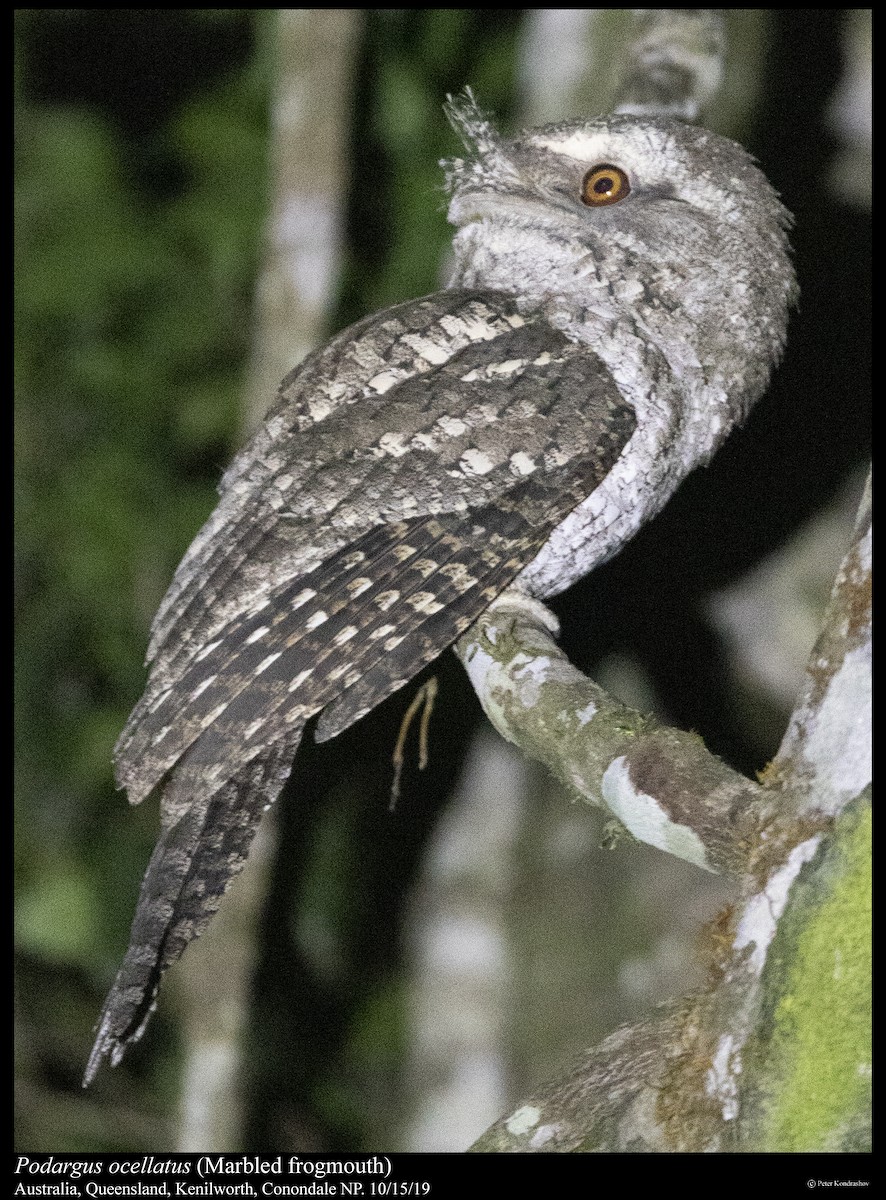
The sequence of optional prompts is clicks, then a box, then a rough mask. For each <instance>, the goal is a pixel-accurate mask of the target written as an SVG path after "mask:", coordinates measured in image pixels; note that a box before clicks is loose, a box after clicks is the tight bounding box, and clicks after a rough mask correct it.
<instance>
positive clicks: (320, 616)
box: [305, 608, 329, 629]
mask: <svg viewBox="0 0 886 1200" xmlns="http://www.w3.org/2000/svg"><path fill="white" fill-rule="evenodd" d="M328 620H329V614H328V613H325V612H324V611H323V609H322V608H321V609H320V610H319V612H315V613H314V615H313V616H312V617H310V618H309V619H308V620H307V621H305V629H316V628H317V626H318V625H322V624H323V622H324V621H328Z"/></svg>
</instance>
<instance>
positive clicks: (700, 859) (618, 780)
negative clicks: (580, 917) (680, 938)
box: [456, 591, 764, 874]
mask: <svg viewBox="0 0 886 1200" xmlns="http://www.w3.org/2000/svg"><path fill="white" fill-rule="evenodd" d="M555 632H557V623H556V620H555V618H554V616H553V614H552V613H551V612H550V611H549V610H548V609H547V608H545V607H544V605H542V604H540V603H539V602H538V601H535V600H529V599H528V598H527V597H525V596H523V595H521V594H520V593H518V592H515V591H509V592H505V593H504V594H503V595H502V596H500V597H499V599H498V600H496V601H495V603H494V604H493V605H492V606H491V607H490V608H489V609H488V610H487V611H486V612H485V613H484V614H483V616H482V617H481V618H480V620H479V621H478V622H477V623H476V624H475V625H474V626H472V628H471V629H470V630H468V632H467V633H466V634H465V635H464V636H463V637H462V639H461V640H460V641H459V643H458V645H457V648H456V652H457V653H458V655H459V657H460V658H461V660H462V662H463V663H464V666H465V668H466V670H467V672H468V675H469V677H470V680H471V683H472V684H473V686H474V689H475V691H476V692H477V695H478V697H479V699H480V703H481V704H482V705H483V709H484V711H485V712H486V714H487V716H488V717H489V719H490V720H491V721H492V724H493V725H494V726H495V728H496V729H497V730H498V731H499V733H500V734H501V735H502V736H503V737H504V738H506V739H507V740H508V741H509V742H515V743H516V744H517V745H518V746H520V747H521V748H522V749H523V750H525V752H526V753H527V754H529V755H530V756H531V757H532V758H536V759H538V760H540V761H541V762H543V763H544V764H545V765H546V766H547V767H548V768H549V769H550V770H551V771H552V772H553V774H554V775H556V776H557V778H558V779H560V780H562V781H563V782H564V783H566V784H568V785H569V786H570V787H572V788H574V789H575V790H576V791H578V792H579V794H580V795H581V796H582V797H584V799H586V800H588V801H590V802H591V803H592V804H595V805H598V806H600V807H602V808H605V809H607V810H608V811H609V813H610V814H611V815H612V816H613V817H615V818H616V819H617V820H618V821H620V822H621V823H622V824H623V825H624V826H625V827H626V828H627V829H628V830H629V831H630V833H632V834H633V836H634V837H636V838H637V840H638V841H641V842H648V843H649V845H652V846H656V847H658V849H660V850H665V851H667V852H668V853H669V854H674V855H676V857H677V858H683V859H686V860H687V861H688V862H691V863H695V864H696V866H699V867H703V868H704V869H705V870H708V871H717V872H721V871H722V872H730V873H734V874H740V873H741V872H742V871H743V870H745V869H746V868H747V867H748V866H749V861H750V858H749V856H750V850H751V847H752V841H751V840H750V835H751V832H752V830H753V828H754V826H755V824H756V823H757V822H758V821H759V819H760V814H761V808H762V802H763V799H764V794H763V790H762V788H760V787H759V786H758V785H757V784H755V783H752V782H751V781H750V780H749V779H746V778H745V777H744V776H743V775H740V774H739V773H738V772H736V771H733V770H732V769H731V768H730V767H727V766H726V765H725V763H723V762H721V761H720V759H718V758H716V757H715V756H714V755H713V754H711V753H710V752H709V751H708V750H706V749H705V746H704V743H703V742H702V740H701V739H700V738H699V737H698V736H697V735H695V734H692V733H685V732H683V731H682V730H678V729H672V728H669V727H667V726H663V725H661V724H660V723H659V722H658V721H657V720H656V719H655V718H654V717H651V716H645V715H643V714H641V713H638V712H636V711H635V710H633V709H630V708H627V707H626V706H625V705H624V704H622V703H621V702H620V701H618V700H615V699H614V698H613V697H612V696H608V695H607V694H606V693H605V692H604V691H603V689H602V688H601V687H599V686H598V685H597V684H596V683H594V682H593V680H591V679H588V678H587V676H585V675H582V673H581V672H580V671H578V670H577V669H576V668H575V667H573V666H572V664H571V663H570V662H569V661H568V659H567V658H566V656H565V655H564V654H563V652H562V651H561V650H560V649H559V647H558V646H557V644H556V642H555V641H554V637H553V634H554V633H555Z"/></svg>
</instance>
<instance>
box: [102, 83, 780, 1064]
mask: <svg viewBox="0 0 886 1200" xmlns="http://www.w3.org/2000/svg"><path fill="white" fill-rule="evenodd" d="M445 108H446V114H447V116H448V118H449V120H450V122H451V123H452V125H453V127H454V128H455V130H456V131H457V133H458V134H459V135H460V137H461V140H462V142H463V143H464V148H465V149H464V152H463V154H462V155H461V156H460V157H456V158H453V159H450V160H446V161H444V162H443V163H442V164H441V165H442V166H443V167H444V171H445V181H446V187H447V189H448V194H449V208H448V218H449V221H450V222H451V223H452V225H453V226H454V227H455V233H454V238H453V245H452V271H451V278H450V280H449V283H448V286H446V287H445V288H443V289H442V290H440V291H438V292H436V293H434V294H432V295H429V296H424V297H421V298H419V299H415V300H409V301H407V302H405V303H401V304H397V305H394V306H393V307H391V308H387V309H385V310H383V311H381V312H378V313H375V314H373V315H370V316H367V317H366V318H364V319H362V320H360V321H358V322H357V323H356V324H354V325H351V326H350V327H349V328H347V329H345V330H343V331H342V332H340V333H338V334H337V335H335V336H334V337H333V338H332V339H331V340H330V341H329V342H328V343H327V344H325V345H324V346H322V347H320V348H319V349H318V350H316V351H315V352H313V353H312V354H310V355H308V357H307V358H305V359H304V360H303V361H302V362H301V364H300V365H298V366H297V367H296V368H295V369H294V370H292V371H291V372H290V373H289V374H288V375H287V376H286V377H285V378H284V380H283V382H282V384H281V385H280V388H279V392H278V396H277V399H276V402H275V404H274V405H273V407H272V408H271V409H270V411H269V413H268V416H267V418H266V420H265V421H264V424H263V425H262V427H261V428H260V429H259V430H258V431H257V432H256V433H255V435H254V436H253V438H252V439H251V441H250V442H249V443H248V445H247V446H246V447H245V448H244V449H243V450H241V451H240V453H239V454H238V455H237V456H236V457H235V458H234V460H233V462H232V464H231V465H230V467H229V468H228V470H227V471H226V472H225V474H224V476H223V478H222V480H221V484H220V487H219V492H220V500H219V503H218V506H217V507H216V509H215V511H214V512H213V513H212V515H211V516H210V517H209V519H208V521H207V522H206V524H205V525H204V527H203V529H202V530H201V531H200V532H199V533H198V534H197V536H196V538H195V539H194V541H193V543H192V545H191V547H190V549H189V550H188V551H187V553H186V554H185V556H184V558H183V560H182V562H181V564H180V565H179V567H178V569H177V571H176V572H175V576H174V578H173V581H172V584H171V586H170V588H169V590H168V592H167V594H166V596H165V598H164V600H163V601H162V603H161V605H160V608H159V611H158V612H157V615H156V617H155V619H154V622H153V625H152V631H151V638H150V644H149V648H148V654H147V663H148V664H150V672H149V676H148V679H147V684H146V687H145V692H144V695H143V696H142V698H141V700H140V701H139V702H138V704H137V705H136V707H135V709H134V710H133V712H132V714H131V716H130V718H129V720H128V722H127V724H126V727H125V729H124V730H123V733H122V734H121V737H120V739H119V741H118V743H117V746H116V748H115V762H116V778H117V783H118V785H119V786H120V787H121V788H125V789H126V791H127V793H128V797H129V800H130V802H131V803H139V802H140V801H142V800H143V799H145V797H147V796H148V795H149V794H151V793H152V792H159V793H160V798H161V800H160V808H161V829H160V834H159V838H158V841H157V845H156V847H155V849H154V852H153V854H152V856H151V859H150V862H149V864H148V867H147V870H146V873H145V876H144V880H143V882H142V886H141V893H140V896H139V900H138V904H137V909H136V913H135V917H134V920H133V924H132V932H131V936H130V943H129V948H128V950H127V952H126V956H125V959H124V961H123V964H122V966H121V968H120V970H119V972H118V974H117V977H116V979H115V981H114V983H113V985H112V988H111V990H110V993H109V995H108V998H107V1000H106V1002H105V1005H104V1008H103V1010H102V1012H101V1015H100V1017H99V1020H98V1023H97V1033H96V1038H95V1044H94V1047H93V1050H92V1053H91V1055H90V1057H89V1061H88V1065H87V1068H86V1073H85V1077H84V1084H88V1083H89V1082H91V1080H92V1079H93V1078H94V1076H95V1074H96V1072H97V1070H98V1068H99V1065H100V1064H101V1062H102V1061H103V1059H104V1058H105V1057H107V1056H109V1057H110V1059H111V1062H112V1064H114V1065H116V1064H117V1063H119V1062H120V1060H121V1058H122V1057H123V1054H124V1052H125V1050H126V1049H127V1047H128V1046H129V1045H131V1044H132V1043H133V1042H135V1041H136V1040H137V1039H138V1038H139V1037H140V1036H141V1035H142V1033H143V1032H144V1029H145V1027H146V1024H147V1022H148V1020H149V1017H150V1015H151V1013H152V1012H153V1010H154V1008H155V1007H156V1003H157V996H158V990H159V987H160V981H161V978H162V976H163V974H164V972H165V971H166V970H167V968H168V967H169V966H170V965H171V964H172V963H173V962H175V961H176V960H177V959H178V957H179V956H180V955H181V953H182V951H183V950H184V949H185V947H186V946H187V945H188V943H189V942H190V941H192V940H193V939H194V938H195V937H197V936H198V935H199V934H200V933H201V932H202V931H203V929H204V928H205V927H206V925H207V923H208V922H209V920H210V919H211V917H212V915H213V914H214V913H215V911H216V910H217V909H218V906H219V903H220V901H221V898H222V895H223V893H224V892H225V890H226V888H227V887H228V885H229V884H230V883H231V881H232V879H233V877H234V876H235V874H236V873H237V871H238V870H239V869H240V868H241V867H242V865H243V862H244V861H245V858H246V855H247V854H248V851H249V846H250V842H251V840H252V838H253V836H254V833H255V830H256V827H257V825H258V823H259V821H260V819H261V815H262V812H263V811H264V810H265V809H267V808H268V807H269V806H270V805H271V804H272V803H273V802H274V800H275V799H276V798H277V796H278V794H279V793H280V791H281V789H282V787H283V784H284V783H285V780H286V778H287V776H288V774H289V771H290V769H291V767H292V764H293V760H294V757H295V754H296V750H297V748H298V745H299V742H300V739H301V737H302V734H303V732H304V729H305V726H306V724H307V723H308V722H309V721H311V720H312V719H313V718H317V720H316V726H315V737H316V739H317V740H319V741H324V740H327V739H329V738H332V737H334V736H335V735H336V734H338V733H340V732H341V731H343V730H344V729H347V728H348V727H349V726H350V725H352V724H353V723H354V722H356V721H358V720H359V719H360V718H361V717H363V716H364V715H365V714H367V713H368V712H370V711H371V710H372V709H374V708H375V707H376V706H377V705H378V704H380V703H381V702H382V701H383V700H384V699H385V698H387V697H388V696H389V695H391V694H392V693H393V692H395V691H396V690H398V689H399V688H401V687H403V686H404V685H406V684H407V683H408V682H409V680H411V679H412V678H413V677H414V676H415V675H416V674H417V673H418V672H419V671H420V670H421V669H422V668H423V667H425V665H426V664H428V663H430V662H431V661H432V660H434V659H435V658H436V657H438V656H439V655H440V654H441V653H442V652H443V651H444V650H445V649H446V648H447V647H448V646H450V645H451V644H452V643H453V642H455V641H456V640H457V639H458V638H459V636H460V635H461V634H462V633H463V632H464V631H465V630H466V629H467V628H468V627H469V626H470V625H471V624H473V623H474V622H475V621H476V620H477V619H478V618H479V617H480V616H481V615H482V614H483V613H484V611H486V610H487V609H488V608H489V606H490V605H492V604H493V603H495V602H496V601H497V599H498V598H499V597H500V596H501V595H502V593H505V592H507V593H508V594H509V595H513V596H516V597H517V598H519V597H529V598H530V599H531V600H535V601H538V600H540V601H544V600H547V599H549V598H550V597H552V596H555V595H557V594H558V593H560V592H562V591H564V590H565V589H566V588H568V587H570V586H571V585H572V584H573V583H574V582H575V581H576V580H578V579H580V578H582V577H583V576H585V575H587V574H588V573H589V572H590V571H592V570H594V569H595V568H596V567H598V566H599V565H600V564H602V563H604V562H605V561H606V560H607V559H609V558H611V557H612V556H613V555H614V554H615V553H617V551H618V550H619V549H620V548H621V546H622V545H623V544H624V543H625V542H626V541H627V540H628V539H629V538H630V537H631V536H632V535H633V534H634V533H635V532H636V531H637V530H638V529H639V528H640V527H641V526H642V525H643V524H645V523H646V522H647V521H648V520H650V519H651V518H652V517H653V516H654V515H655V514H656V513H657V512H658V511H659V510H660V509H661V508H662V506H663V505H664V504H665V503H666V501H667V500H668V498H669V497H670V496H671V495H672V493H673V492H674V490H675V489H676V487H677V486H678V484H679V483H680V481H681V480H682V479H683V478H684V477H685V476H686V475H687V474H688V472H689V471H691V470H692V469H693V468H695V467H697V466H699V465H700V464H704V463H706V462H707V461H708V460H709V459H710V457H711V455H712V454H713V453H714V451H715V450H716V449H717V447H718V446H719V445H720V444H721V443H722V442H723V440H724V439H725V437H726V436H727V434H728V433H729V431H730V430H731V429H732V428H733V427H734V426H736V425H737V424H739V423H740V422H741V421H742V420H743V419H744V418H745V416H746V415H747V413H748V411H749V410H750V408H751V407H752V405H753V404H754V403H755V402H756V401H757V400H758V399H759V397H760V396H761V394H762V393H763V391H764V390H765V388H766V386H767V383H768V380H769V377H770V374H771V371H772V369H773V367H774V365H775V364H776V363H777V362H778V361H779V358H780V356H781V354H782V351H783V347H784V342H785V337H786V329H787V321H788V313H789V310H790V307H791V305H792V304H793V302H794V299H795V296H796V282H795V277H794V271H793V268H792V263H791V255H790V246H789V242H788V232H789V229H790V223H791V218H790V216H789V214H788V213H787V211H786V210H785V208H784V207H783V206H782V204H781V202H780V200H779V197H778V195H777V193H776V192H775V191H774V189H773V188H772V186H771V185H770V184H769V182H768V181H767V180H766V178H765V176H764V175H763V173H762V172H761V171H760V169H759V168H758V167H757V165H756V164H755V162H754V161H753V159H752V158H751V156H750V155H749V154H748V152H747V151H746V150H745V149H743V148H742V147H741V146H740V145H738V144H737V143H735V142H733V141H731V140H729V139H727V138H725V137H722V136H720V135H718V134H715V133H713V132H711V131H709V130H706V129H704V128H702V127H699V126H696V125H691V124H687V123H685V122H683V121H681V120H678V119H673V118H667V117H653V116H632V115H624V114H616V115H604V116H599V117H593V118H589V119H584V120H574V121H569V122H562V123H559V124H553V125H546V126H541V127H538V128H534V129H529V130H525V131H523V132H521V133H518V134H517V135H515V136H513V137H511V138H506V137H504V136H503V135H501V134H500V133H499V132H498V131H497V129H496V128H495V125H494V123H493V121H492V120H491V119H490V118H489V117H488V116H487V115H485V114H484V112H483V111H482V110H481V109H480V107H479V106H478V104H477V102H476V100H475V98H474V96H473V94H472V93H471V92H470V90H466V91H465V92H464V93H463V94H462V95H460V96H458V97H456V98H453V97H448V98H447V103H446V106H445Z"/></svg>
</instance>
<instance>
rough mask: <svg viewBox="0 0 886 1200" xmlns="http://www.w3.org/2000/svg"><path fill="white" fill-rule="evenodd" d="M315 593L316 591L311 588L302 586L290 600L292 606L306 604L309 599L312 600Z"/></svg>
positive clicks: (298, 606)
mask: <svg viewBox="0 0 886 1200" xmlns="http://www.w3.org/2000/svg"><path fill="white" fill-rule="evenodd" d="M316 595H317V593H316V592H315V591H312V590H311V588H304V589H303V590H302V591H300V592H299V594H298V595H297V596H296V597H295V599H294V600H293V601H292V607H293V608H301V606H302V605H303V604H307V602H308V601H309V600H313V599H314V597H315V596H316Z"/></svg>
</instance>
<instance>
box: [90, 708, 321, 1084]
mask: <svg viewBox="0 0 886 1200" xmlns="http://www.w3.org/2000/svg"><path fill="white" fill-rule="evenodd" d="M300 739H301V729H300V728H298V729H289V730H287V731H286V736H285V738H283V739H281V740H280V741H279V742H277V743H274V744H272V745H270V746H268V747H265V748H264V750H263V751H262V753H261V754H259V755H257V756H256V757H255V758H253V759H252V760H251V761H250V762H248V763H246V764H244V765H243V766H242V767H241V768H240V770H239V771H237V772H236V773H235V774H234V775H233V776H232V777H231V778H229V779H227V780H225V781H224V782H221V783H220V784H219V785H218V786H217V787H216V788H215V790H213V787H212V784H211V782H209V779H208V777H209V778H211V774H212V772H211V767H210V764H211V763H213V761H214V756H217V755H218V752H219V748H218V747H217V746H215V747H213V746H212V745H211V744H210V743H211V742H212V741H213V740H214V739H213V737H212V731H207V734H205V735H204V737H202V738H200V739H199V741H198V742H196V743H195V744H194V745H193V746H192V747H191V748H190V750H188V751H187V753H186V754H185V755H184V756H183V757H182V758H181V759H180V760H179V762H178V763H177V764H176V766H175V768H174V770H173V772H172V774H171V776H170V777H169V779H168V782H167V783H166V787H165V791H164V795H163V811H164V824H163V829H162V832H161V834H160V838H159V840H158V842H157V845H156V847H155V848H154V853H153V854H152V855H151V861H150V863H149V864H148V869H147V871H146V872H145V877H144V879H143V880H142V886H141V892H140V894H139V900H138V907H137V908H136V913H135V918H134V920H133V922H132V931H131V933H130V938H129V948H128V950H127V951H126V957H125V959H124V960H123V965H122V966H121V968H120V970H119V971H118V973H117V978H116V979H115V980H114V984H113V986H112V988H111V990H110V992H109V993H108V997H107V999H106V1000H105V1004H104V1008H103V1009H102V1013H101V1016H100V1018H99V1021H98V1024H97V1033H96V1039H95V1045H94V1046H93V1048H92V1053H91V1054H90V1056H89V1062H88V1063H87V1066H86V1071H85V1074H84V1076H83V1086H84V1087H88V1085H89V1084H90V1083H91V1082H92V1080H93V1079H94V1078H95V1074H96V1072H97V1071H98V1068H99V1066H100V1065H101V1062H102V1060H103V1059H104V1058H105V1056H106V1055H110V1058H111V1062H112V1064H113V1065H114V1066H116V1065H117V1064H118V1063H119V1062H120V1060H121V1059H122V1057H123V1055H124V1053H125V1052H126V1049H127V1047H128V1046H129V1045H131V1044H132V1043H133V1042H136V1041H138V1039H139V1038H140V1037H141V1035H142V1033H143V1032H144V1030H145V1027H146V1025H147V1023H148V1019H149V1018H150V1016H151V1013H152V1012H153V1010H154V1007H155V1003H156V996H157V991H158V989H159V986H160V980H161V978H162V976H163V973H164V972H165V971H166V969H167V967H169V966H171V964H172V963H174V962H175V960H176V959H177V958H178V957H179V956H180V955H181V953H182V951H183V950H184V949H185V947H186V946H187V945H188V943H189V942H191V941H193V940H194V938H196V937H199V935H200V934H201V933H202V932H203V930H204V929H205V928H206V926H207V924H208V923H209V921H210V919H211V918H212V916H213V914H214V913H215V912H216V910H217V909H218V906H219V903H220V901H221V897H222V895H223V893H224V892H225V891H226V889H227V887H228V886H229V884H230V882H231V880H232V879H233V877H234V875H236V874H237V872H238V871H240V869H241V868H242V866H243V864H244V862H245V860H246V855H247V853H248V852H249V847H250V843H251V842H252V839H253V836H254V835H255V831H256V828H257V827H258V822H259V820H260V819H261V815H262V812H263V811H264V810H265V809H266V808H268V807H269V805H270V804H272V803H273V801H274V800H276V798H277V796H278V795H279V794H280V791H281V789H282V787H283V784H284V783H285V782H286V778H287V776H288V775H289V771H290V768H291V767H292V761H293V758H294V757H295V751H296V749H297V747H298V743H299V741H300ZM215 761H216V762H217V757H216V758H215Z"/></svg>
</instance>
